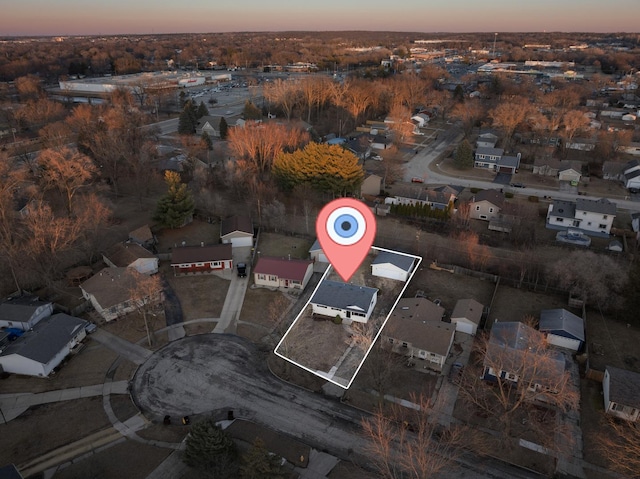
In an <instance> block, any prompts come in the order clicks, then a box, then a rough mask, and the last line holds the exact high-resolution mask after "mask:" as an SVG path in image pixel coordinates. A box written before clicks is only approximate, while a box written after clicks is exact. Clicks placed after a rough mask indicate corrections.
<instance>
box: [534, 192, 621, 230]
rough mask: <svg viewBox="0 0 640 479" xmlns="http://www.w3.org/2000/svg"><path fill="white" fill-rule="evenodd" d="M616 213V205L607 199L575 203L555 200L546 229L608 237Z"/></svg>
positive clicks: (578, 200)
mask: <svg viewBox="0 0 640 479" xmlns="http://www.w3.org/2000/svg"><path fill="white" fill-rule="evenodd" d="M616 211H617V209H616V204H615V203H612V202H611V201H609V200H608V199H606V198H601V199H599V200H588V199H583V198H578V199H577V200H576V201H575V202H573V201H565V200H554V201H553V202H552V203H551V204H550V205H549V208H548V210H547V222H546V227H547V228H548V229H553V230H567V229H572V230H579V231H581V232H582V233H585V234H587V235H592V236H601V237H608V236H609V234H610V233H611V226H612V225H613V220H614V219H615V217H616Z"/></svg>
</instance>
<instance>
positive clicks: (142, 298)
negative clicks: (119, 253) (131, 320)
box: [128, 268, 164, 346]
mask: <svg viewBox="0 0 640 479" xmlns="http://www.w3.org/2000/svg"><path fill="white" fill-rule="evenodd" d="M128 270H129V271H128V274H130V275H131V276H132V278H133V281H132V285H131V288H130V289H129V297H130V301H131V304H133V305H134V306H135V308H136V311H137V312H138V313H139V314H140V315H141V316H142V319H143V321H144V328H145V331H146V333H147V343H148V344H149V346H151V331H150V329H149V322H150V318H149V317H150V316H153V317H155V312H156V311H159V310H160V306H161V304H162V301H163V299H164V294H163V286H162V279H161V278H160V276H158V275H154V276H150V275H146V274H142V273H139V272H138V271H137V270H136V269H135V268H128Z"/></svg>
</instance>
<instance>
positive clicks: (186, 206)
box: [153, 171, 195, 228]
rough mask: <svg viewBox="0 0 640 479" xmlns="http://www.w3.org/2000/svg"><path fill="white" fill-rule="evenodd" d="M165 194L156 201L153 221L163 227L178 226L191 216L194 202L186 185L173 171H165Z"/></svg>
mask: <svg viewBox="0 0 640 479" xmlns="http://www.w3.org/2000/svg"><path fill="white" fill-rule="evenodd" d="M164 180H165V182H166V183H167V186H168V190H167V194H166V195H164V196H163V197H162V198H160V200H159V201H158V206H157V207H156V212H155V215H154V216H153V219H154V221H157V222H158V224H160V226H162V227H164V228H180V227H182V226H184V225H185V224H187V223H189V222H190V220H191V219H192V218H193V211H194V209H195V203H194V201H193V198H192V197H191V193H190V192H189V190H188V189H187V185H185V184H184V183H182V181H181V180H180V175H179V174H178V173H176V172H175V171H166V172H165V174H164Z"/></svg>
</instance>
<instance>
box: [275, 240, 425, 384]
mask: <svg viewBox="0 0 640 479" xmlns="http://www.w3.org/2000/svg"><path fill="white" fill-rule="evenodd" d="M371 249H372V250H376V251H378V252H380V251H384V252H387V253H392V254H397V255H401V256H407V257H409V258H413V259H414V260H417V261H416V262H415V264H414V267H413V270H412V271H411V275H410V276H409V278H408V279H407V281H405V283H404V287H403V288H402V290H401V291H400V293H399V294H398V297H397V298H396V300H395V302H394V303H393V306H392V307H391V308H390V309H389V313H388V314H387V317H386V318H385V319H384V322H383V323H382V326H380V329H378V332H377V333H376V335H375V337H374V338H373V340H372V341H371V344H370V345H369V348H368V349H367V351H366V352H365V354H364V357H363V358H362V361H361V362H360V365H359V366H358V367H357V368H356V371H355V373H354V374H353V377H352V378H351V379H350V380H349V383H348V384H347V385H346V386H345V385H344V384H340V383H339V382H336V381H334V380H333V379H331V378H330V377H327V374H326V373H324V372H321V371H315V370H313V369H310V368H308V367H307V366H304V365H302V364H300V363H297V362H295V361H293V360H292V359H290V358H288V357H286V356H284V355H282V354H280V353H279V352H278V348H280V345H281V344H282V343H283V342H284V340H285V338H286V337H287V334H289V332H290V331H291V330H292V329H293V327H294V326H295V325H296V323H297V322H298V320H299V319H300V318H301V317H302V315H303V313H304V311H306V309H307V306H309V303H311V299H313V297H314V296H315V294H316V291H317V290H318V288H319V287H320V285H321V284H322V282H323V281H324V279H325V278H326V276H327V275H328V274H329V271H330V270H331V269H332V268H333V266H332V265H329V267H328V268H327V269H326V271H325V272H324V274H323V275H322V278H320V281H319V282H318V285H317V286H316V288H315V289H314V290H313V293H311V295H310V296H309V300H308V301H307V302H306V303H305V305H304V306H303V307H302V309H301V310H300V312H299V313H298V316H296V319H295V320H294V321H293V323H291V326H289V329H287V332H286V333H284V335H283V336H282V338H281V339H280V341H279V342H278V344H277V345H276V347H275V348H274V350H273V352H274V353H275V354H276V356H278V357H281V358H282V359H284V360H285V361H288V362H290V363H291V364H293V365H295V366H297V367H299V368H302V369H304V370H305V371H308V372H310V373H311V374H313V375H315V376H318V377H320V378H322V379H325V380H327V381H329V382H330V383H333V384H335V385H336V386H340V387H341V388H343V389H349V388H350V387H351V384H352V383H353V381H354V380H355V378H356V376H357V375H358V373H359V372H360V369H361V368H362V366H363V365H364V362H365V361H366V360H367V357H368V356H369V353H370V352H371V349H373V346H374V344H375V343H376V341H377V340H378V338H379V337H380V334H381V333H382V330H383V329H384V327H385V326H386V324H387V321H388V320H389V317H390V316H391V314H392V313H393V311H394V310H395V308H396V306H397V304H398V301H400V298H402V295H403V294H404V292H405V290H406V289H407V286H409V283H410V282H411V279H413V275H414V274H415V273H416V271H417V270H418V268H419V266H420V264H421V263H422V257H421V256H415V255H412V254H408V253H402V252H401V251H394V250H390V249H386V248H379V247H377V246H372V247H371ZM364 286H366V285H364ZM347 349H348V348H347Z"/></svg>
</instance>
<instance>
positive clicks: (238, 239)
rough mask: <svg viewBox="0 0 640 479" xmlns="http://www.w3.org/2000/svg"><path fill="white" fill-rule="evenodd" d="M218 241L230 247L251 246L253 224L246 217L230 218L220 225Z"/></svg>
mask: <svg viewBox="0 0 640 479" xmlns="http://www.w3.org/2000/svg"><path fill="white" fill-rule="evenodd" d="M220 240H221V242H222V243H223V244H229V243H231V246H232V247H234V248H236V247H238V246H253V223H251V218H249V217H248V216H232V217H230V218H227V219H226V220H223V221H222V224H221V225H220Z"/></svg>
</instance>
